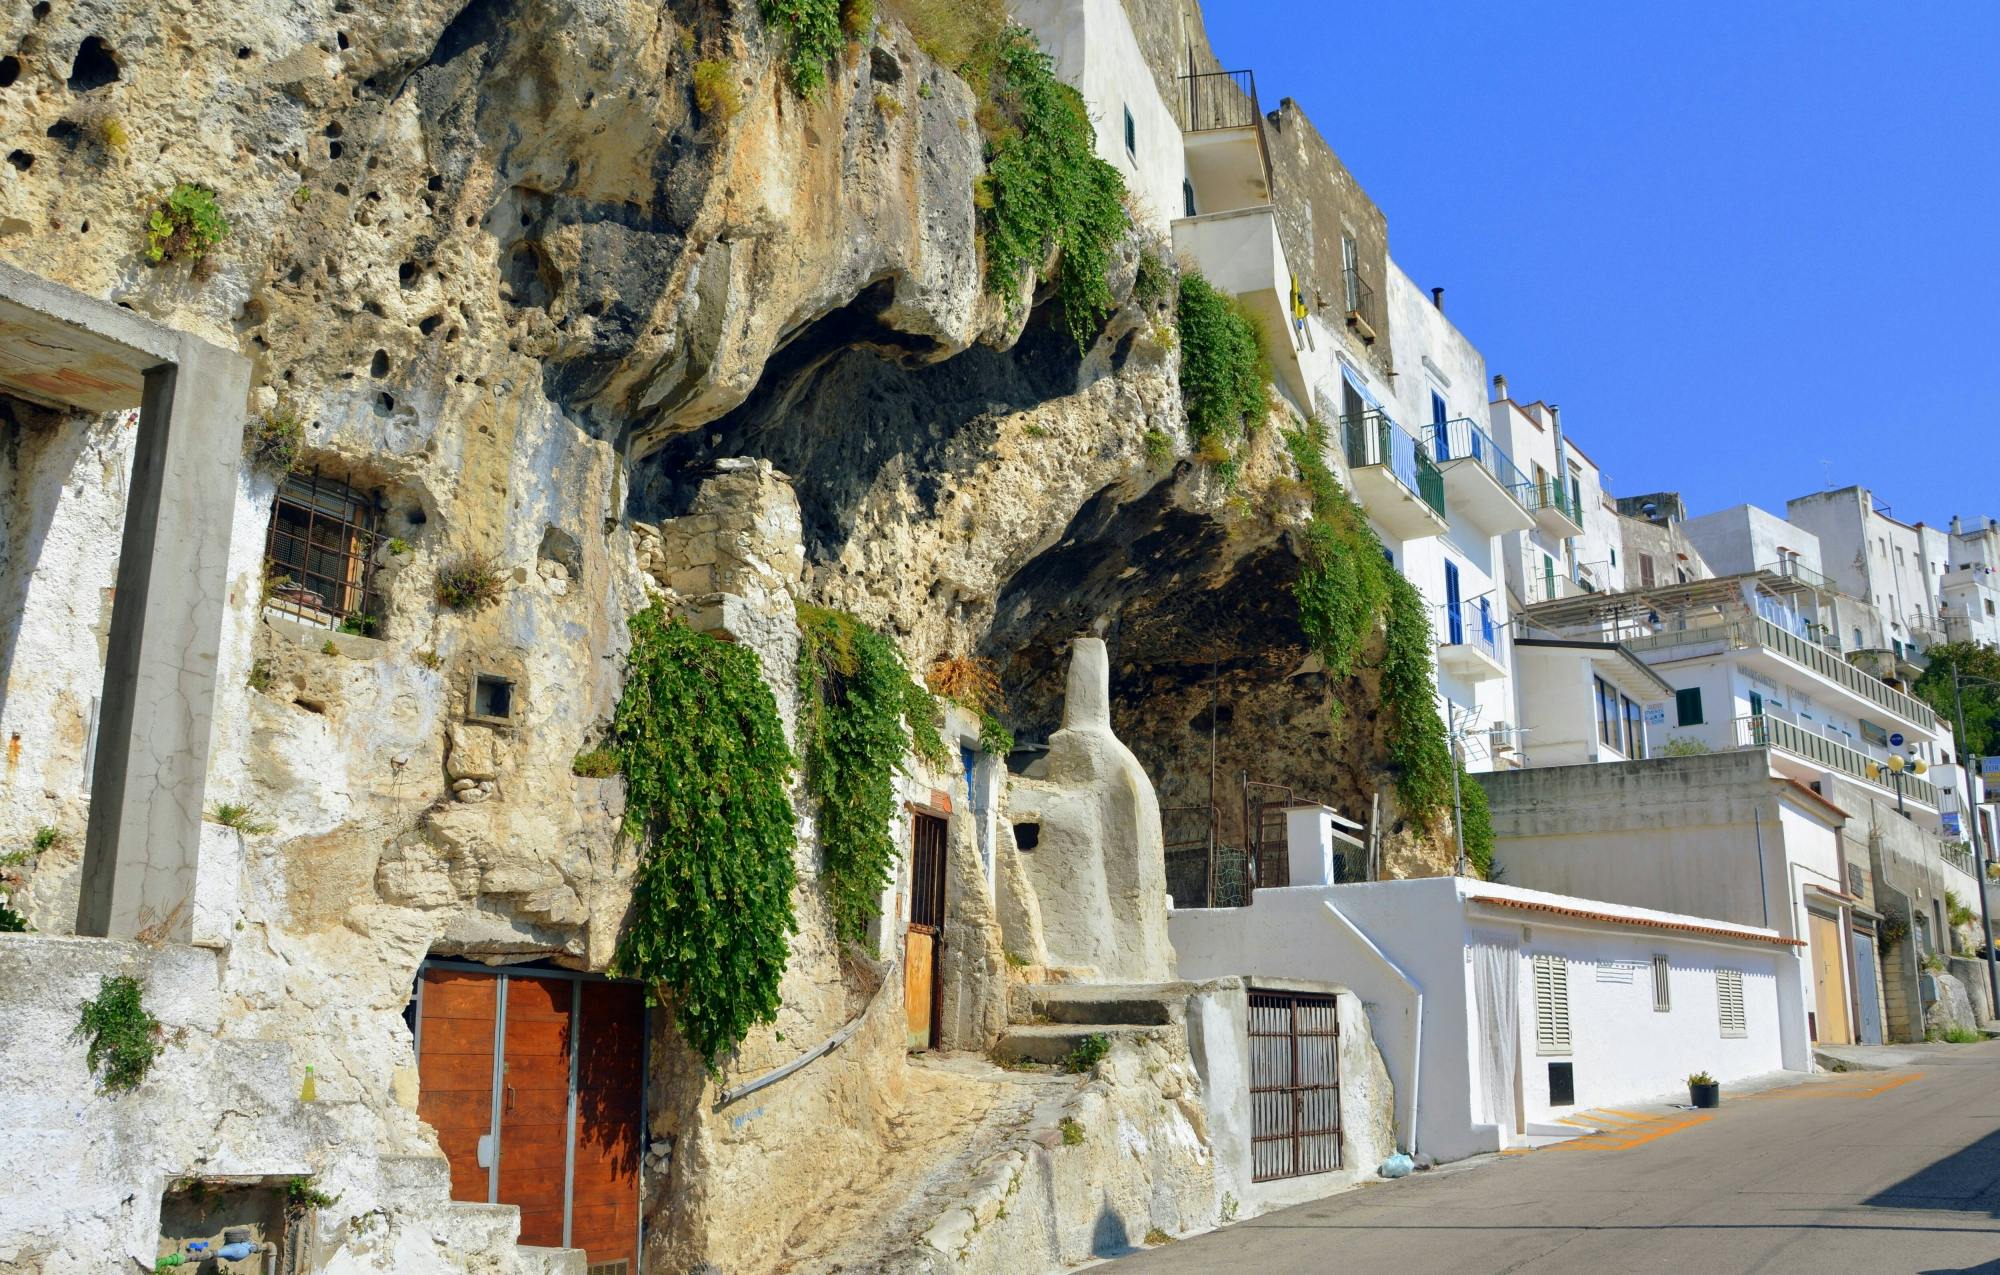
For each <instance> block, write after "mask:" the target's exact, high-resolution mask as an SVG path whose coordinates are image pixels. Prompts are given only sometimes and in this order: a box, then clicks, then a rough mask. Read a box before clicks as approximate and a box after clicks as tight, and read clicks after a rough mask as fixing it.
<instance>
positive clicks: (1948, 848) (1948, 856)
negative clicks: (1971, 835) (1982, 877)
mask: <svg viewBox="0 0 2000 1275" xmlns="http://www.w3.org/2000/svg"><path fill="white" fill-rule="evenodd" d="M1938 855H1939V857H1940V858H1942V859H1943V860H1944V861H1945V862H1946V863H1949V864H1950V865H1951V866H1952V867H1954V868H1957V869H1958V870H1959V871H1960V872H1963V873H1964V874H1965V875H1966V876H1969V877H1971V878H1972V879H1973V880H1975V881H1977V880H1978V879H1979V869H1978V867H1977V864H1976V861H1975V860H1974V859H1973V857H1972V847H1971V846H1969V845H1966V844H1965V843H1964V842H1962V841H1947V842H1945V843H1944V844H1943V845H1942V846H1940V847H1939V848H1938Z"/></svg>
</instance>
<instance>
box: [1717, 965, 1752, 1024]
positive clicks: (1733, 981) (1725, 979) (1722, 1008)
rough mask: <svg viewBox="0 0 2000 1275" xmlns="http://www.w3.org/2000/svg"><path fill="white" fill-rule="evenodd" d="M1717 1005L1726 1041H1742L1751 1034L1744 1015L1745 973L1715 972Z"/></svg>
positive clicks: (1735, 971)
mask: <svg viewBox="0 0 2000 1275" xmlns="http://www.w3.org/2000/svg"><path fill="white" fill-rule="evenodd" d="M1715 1004H1716V1009H1717V1012H1718V1014H1719V1016H1720V1018H1721V1020H1722V1035H1723V1039H1725V1040H1740V1039H1742V1038H1744V1037H1746V1036H1748V1035H1749V1034H1750V1024H1749V1021H1748V1019H1746V1018H1745V1017H1744V1014H1743V971H1742V970H1717V971H1715Z"/></svg>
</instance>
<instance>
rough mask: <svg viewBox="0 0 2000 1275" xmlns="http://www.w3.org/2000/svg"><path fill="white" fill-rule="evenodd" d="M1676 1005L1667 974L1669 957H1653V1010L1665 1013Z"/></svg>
mask: <svg viewBox="0 0 2000 1275" xmlns="http://www.w3.org/2000/svg"><path fill="white" fill-rule="evenodd" d="M1673 1007H1674V998H1673V986H1672V984H1671V983H1670V982H1669V979H1668V975H1667V958H1666V957H1664V956H1655V957H1654V958H1653V1010H1654V1012H1655V1013H1660V1014H1664V1013H1667V1012H1668V1011H1669V1010H1671V1009H1673Z"/></svg>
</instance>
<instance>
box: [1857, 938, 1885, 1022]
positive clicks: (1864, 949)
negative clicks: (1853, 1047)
mask: <svg viewBox="0 0 2000 1275" xmlns="http://www.w3.org/2000/svg"><path fill="white" fill-rule="evenodd" d="M1853 937H1854V993H1855V1000H1856V1002H1857V1004H1858V1006H1859V1009H1860V1014H1859V1022H1858V1024H1857V1027H1858V1029H1859V1031H1858V1034H1859V1035H1860V1037H1861V1040H1860V1043H1861V1044H1863V1045H1879V1044H1881V1043H1882V1005H1881V1002H1880V1001H1878V1000H1877V999H1876V997H1875V985H1876V974H1875V936H1874V935H1873V934H1871V933H1869V932H1868V931H1866V930H1855V931H1854V932H1853Z"/></svg>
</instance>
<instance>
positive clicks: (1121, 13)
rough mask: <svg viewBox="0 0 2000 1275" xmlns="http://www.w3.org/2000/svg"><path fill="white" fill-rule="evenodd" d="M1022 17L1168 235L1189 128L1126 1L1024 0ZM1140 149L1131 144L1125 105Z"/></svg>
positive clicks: (1102, 148) (1148, 220)
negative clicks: (1178, 116)
mask: <svg viewBox="0 0 2000 1275" xmlns="http://www.w3.org/2000/svg"><path fill="white" fill-rule="evenodd" d="M1010 7H1011V8H1012V10H1013V13H1014V19H1015V21H1017V22H1019V23H1021V24H1022V25H1023V26H1025V27H1028V28H1029V29H1030V30H1032V31H1034V33H1035V35H1036V36H1037V37H1038V38H1039V39H1040V40H1041V42H1042V47H1043V48H1044V49H1046V50H1048V52H1049V54H1050V56H1052V57H1053V58H1055V61H1056V73H1057V74H1058V75H1060V76H1061V77H1062V78H1063V80H1064V81H1065V82H1066V83H1069V84H1073V85H1075V86H1076V87H1077V89H1078V90H1079V91H1080V92H1082V94H1083V100H1084V103H1085V105H1086V106H1088V108H1089V110H1090V121H1091V123H1092V124H1093V125H1095V126H1096V128H1097V154H1098V157H1099V158H1101V159H1103V160H1104V162H1106V163H1107V164H1110V165H1111V166H1112V167H1114V168H1116V169H1117V170H1118V171H1119V173H1120V174H1121V175H1123V176H1124V178H1125V187H1126V189H1127V190H1128V191H1130V192H1131V193H1132V197H1133V206H1134V210H1135V212H1136V214H1137V216H1138V217H1139V219H1140V221H1141V223H1142V224H1143V225H1145V226H1146V227H1147V228H1148V229H1150V230H1152V231H1153V232H1154V233H1155V234H1158V235H1160V236H1161V237H1163V238H1164V237H1165V236H1166V235H1167V233H1168V229H1169V223H1170V222H1172V220H1173V219H1174V218H1175V217H1178V216H1180V214H1181V173H1182V167H1183V164H1182V157H1181V133H1180V128H1179V127H1178V126H1177V125H1176V124H1175V123H1174V116H1173V112H1172V111H1171V110H1170V109H1169V108H1168V105H1167V101H1166V99H1165V98H1164V97H1163V96H1162V95H1161V89H1160V86H1159V83H1158V81H1157V80H1156V79H1155V78H1154V75H1153V70H1152V67H1151V66H1150V65H1148V63H1147V60H1146V54H1145V52H1144V51H1143V50H1142V49H1141V48H1140V47H1139V40H1138V37H1137V36H1136V35H1135V33H1134V32H1133V29H1132V24H1131V22H1130V21H1129V20H1128V18H1127V17H1126V13H1125V8H1124V6H1123V5H1122V4H1120V3H1119V0H1016V3H1014V4H1013V5H1011V6H1010ZM1128 110H1129V111H1131V112H1132V119H1133V125H1134V128H1133V133H1134V142H1135V145H1134V148H1133V149H1132V150H1131V151H1127V150H1126V149H1125V112H1126V111H1128Z"/></svg>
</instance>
